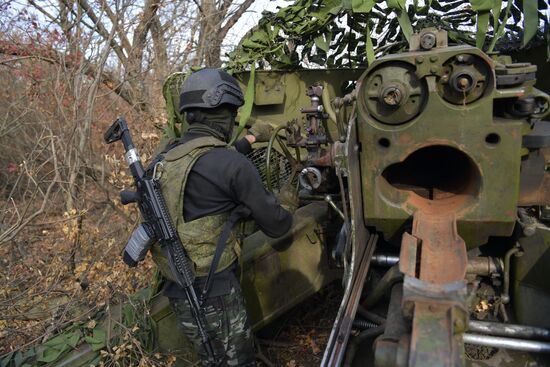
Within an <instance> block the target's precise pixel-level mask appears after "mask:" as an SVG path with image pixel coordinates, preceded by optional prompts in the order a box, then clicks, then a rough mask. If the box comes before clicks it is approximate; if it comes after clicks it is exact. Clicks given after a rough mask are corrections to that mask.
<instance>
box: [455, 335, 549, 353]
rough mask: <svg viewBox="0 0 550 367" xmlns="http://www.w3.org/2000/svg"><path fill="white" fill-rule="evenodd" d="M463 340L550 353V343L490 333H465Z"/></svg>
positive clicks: (525, 350) (504, 347) (488, 345)
mask: <svg viewBox="0 0 550 367" xmlns="http://www.w3.org/2000/svg"><path fill="white" fill-rule="evenodd" d="M463 341H464V343H468V344H474V345H484V346H487V347H493V348H503V349H512V350H521V351H524V352H533V353H550V343H545V342H539V341H533V340H523V339H513V338H503V337H500V336H490V335H477V334H464V336H463Z"/></svg>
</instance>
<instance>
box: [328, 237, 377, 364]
mask: <svg viewBox="0 0 550 367" xmlns="http://www.w3.org/2000/svg"><path fill="white" fill-rule="evenodd" d="M377 241H378V235H377V234H371V236H370V237H369V241H368V244H367V247H366V248H367V249H366V250H365V251H364V254H363V258H362V259H361V261H360V263H359V267H358V269H357V275H356V276H355V277H354V280H353V285H352V287H351V292H350V295H349V299H348V300H347V302H346V305H345V309H344V312H343V314H342V315H341V317H339V316H340V315H338V317H337V318H336V322H335V324H338V325H337V326H336V325H335V327H334V328H333V329H332V332H331V335H330V337H329V342H328V343H327V344H328V345H330V344H331V341H333V345H332V349H331V350H330V351H329V349H328V345H327V349H326V350H325V355H324V356H323V361H322V362H321V366H327V367H328V366H331V367H332V366H334V367H336V366H340V365H341V363H342V361H343V360H344V355H345V352H346V345H347V343H348V340H349V336H350V331H351V327H352V325H353V319H354V318H355V313H356V311H357V306H358V305H359V299H360V297H361V291H362V289H363V284H364V282H365V278H366V277H367V272H368V270H369V265H370V258H371V256H372V253H373V252H374V248H375V247H376V242H377Z"/></svg>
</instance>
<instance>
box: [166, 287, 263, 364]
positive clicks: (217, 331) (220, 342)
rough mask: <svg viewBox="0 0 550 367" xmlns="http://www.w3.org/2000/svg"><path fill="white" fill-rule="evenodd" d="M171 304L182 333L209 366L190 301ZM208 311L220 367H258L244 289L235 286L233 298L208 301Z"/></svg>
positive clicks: (223, 297) (184, 300)
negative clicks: (243, 293) (243, 294)
mask: <svg viewBox="0 0 550 367" xmlns="http://www.w3.org/2000/svg"><path fill="white" fill-rule="evenodd" d="M170 304H171V305H172V309H173V310H174V313H175V314H176V318H177V320H178V323H179V324H180V328H181V330H182V331H183V333H184V334H185V335H186V336H187V337H188V338H189V340H190V341H191V342H192V343H193V345H194V347H195V351H196V352H197V354H198V355H199V358H200V359H201V361H202V364H203V366H207V364H206V361H207V360H208V358H207V354H206V350H205V348H204V347H203V345H202V342H201V339H200V337H199V333H198V328H197V324H196V321H195V319H194V318H193V315H192V313H191V309H190V307H189V304H188V302H187V300H186V299H180V298H170ZM204 309H205V318H206V322H207V324H208V325H207V330H208V334H209V335H210V340H212V344H213V346H214V354H215V355H216V356H217V357H218V358H219V359H220V360H221V363H220V364H219V366H221V367H224V366H246V367H253V366H256V362H255V357H254V342H253V335H252V330H251V329H250V325H249V322H248V315H247V313H246V307H245V303H244V298H243V296H242V292H241V288H240V286H239V285H238V284H237V285H232V286H231V291H230V293H229V294H226V295H222V296H218V297H212V298H208V299H207V300H206V301H205V305H204Z"/></svg>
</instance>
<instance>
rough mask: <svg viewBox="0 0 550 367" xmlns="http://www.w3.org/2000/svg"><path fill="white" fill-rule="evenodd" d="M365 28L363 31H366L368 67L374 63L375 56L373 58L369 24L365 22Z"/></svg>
mask: <svg viewBox="0 0 550 367" xmlns="http://www.w3.org/2000/svg"><path fill="white" fill-rule="evenodd" d="M365 28H366V29H365V30H366V34H365V38H366V42H365V45H366V53H367V62H368V63H369V66H370V64H372V62H373V61H374V59H375V56H374V46H373V45H372V38H371V37H370V28H369V22H368V21H367V25H366V27H365Z"/></svg>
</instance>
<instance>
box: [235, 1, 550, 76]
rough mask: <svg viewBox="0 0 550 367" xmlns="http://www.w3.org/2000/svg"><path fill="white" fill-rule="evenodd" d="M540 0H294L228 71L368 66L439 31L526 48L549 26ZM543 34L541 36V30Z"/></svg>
mask: <svg viewBox="0 0 550 367" xmlns="http://www.w3.org/2000/svg"><path fill="white" fill-rule="evenodd" d="M546 8H547V4H546V2H545V1H542V0H540V1H538V2H537V0H509V1H508V0H414V1H407V0H344V1H341V0H297V1H296V2H295V3H294V4H293V5H291V6H288V7H285V8H281V9H280V10H279V11H278V12H276V13H271V12H264V13H263V17H262V19H260V21H259V23H258V25H257V26H256V27H255V28H254V29H252V30H251V31H250V32H249V33H248V34H247V35H246V36H245V37H244V38H243V39H242V40H241V42H240V44H239V45H238V47H237V48H236V50H235V51H233V52H232V53H230V54H229V58H230V60H229V63H228V67H229V69H231V70H233V71H240V70H246V69H247V68H248V67H249V65H251V64H253V63H257V64H258V66H259V67H260V68H271V69H279V70H292V69H296V68H301V67H306V68H308V67H328V68H333V67H338V68H340V67H349V68H353V67H358V66H365V65H367V64H368V62H370V61H372V60H373V59H374V57H375V55H382V54H385V53H394V52H398V51H401V50H402V49H404V48H405V47H406V46H407V41H408V39H409V37H410V35H411V34H412V32H413V31H414V30H419V29H422V28H426V27H437V28H441V29H444V30H446V31H447V32H448V34H449V38H450V40H451V41H452V42H456V43H467V44H472V45H476V46H477V47H479V48H483V49H484V50H486V51H492V50H493V49H494V48H495V46H496V43H497V41H498V39H499V38H501V37H503V36H504V35H505V34H506V35H507V37H508V38H511V37H512V38H516V39H517V38H521V39H522V47H525V46H526V45H527V43H528V42H529V41H530V40H531V39H532V38H533V37H534V36H535V34H536V33H537V30H539V28H540V25H541V24H546V23H547V20H546V18H545V16H544V14H543V11H544V10H545V9H546ZM541 33H542V31H541Z"/></svg>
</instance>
